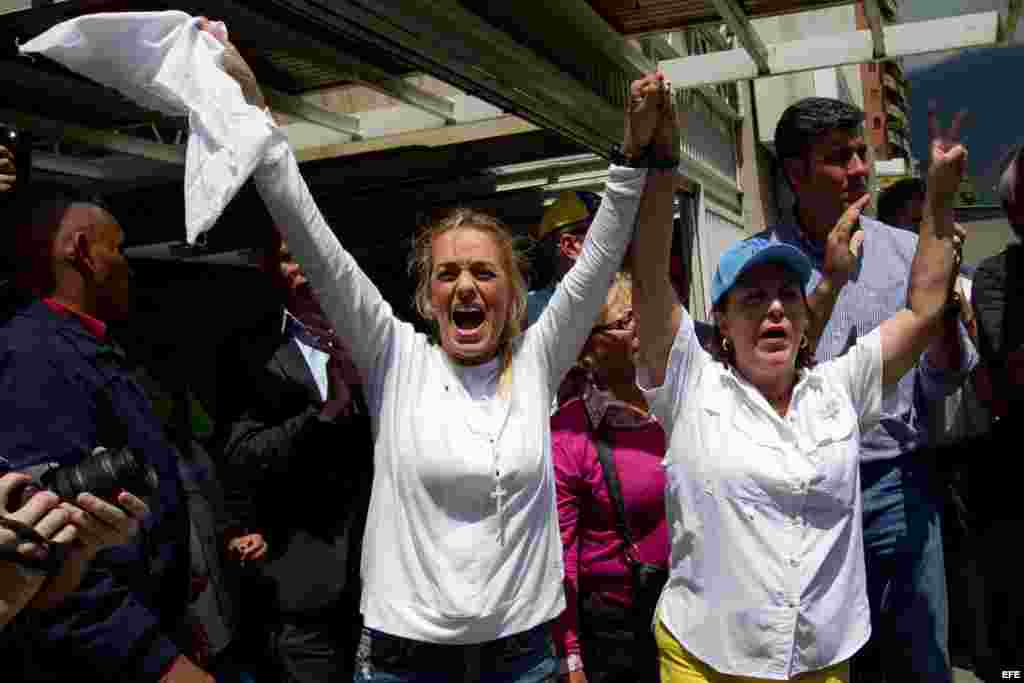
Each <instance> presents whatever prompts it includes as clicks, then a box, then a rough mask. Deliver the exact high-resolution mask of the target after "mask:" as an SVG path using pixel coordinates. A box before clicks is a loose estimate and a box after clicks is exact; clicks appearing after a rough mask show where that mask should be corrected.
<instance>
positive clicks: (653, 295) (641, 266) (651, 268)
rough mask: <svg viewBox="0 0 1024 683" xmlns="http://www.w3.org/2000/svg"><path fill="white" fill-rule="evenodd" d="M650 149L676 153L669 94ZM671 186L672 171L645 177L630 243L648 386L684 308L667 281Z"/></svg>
mask: <svg viewBox="0 0 1024 683" xmlns="http://www.w3.org/2000/svg"><path fill="white" fill-rule="evenodd" d="M670 89H671V86H670ZM654 145H655V148H656V149H657V150H658V154H659V155H666V156H667V155H672V156H675V155H677V154H678V153H679V152H678V150H679V116H678V112H677V111H676V108H675V102H674V101H673V98H672V97H671V96H670V97H669V98H668V103H667V106H666V108H665V113H664V115H663V116H662V118H661V120H660V121H659V123H658V128H657V130H656V131H655V139H654ZM676 183H677V179H676V173H675V172H674V170H673V171H672V172H670V173H665V172H661V173H655V174H652V175H651V177H650V178H648V180H647V187H646V188H645V191H644V196H643V198H642V199H641V201H640V212H639V217H638V219H637V234H636V240H635V241H634V243H633V309H634V311H635V312H636V319H637V336H638V337H639V339H640V363H641V365H643V366H644V367H646V369H647V372H648V380H649V382H650V384H651V385H652V386H660V385H661V384H662V383H663V382H664V380H665V368H666V365H667V364H668V354H669V351H670V350H671V349H672V341H673V340H674V339H675V336H676V332H677V331H678V330H679V325H680V323H681V321H682V316H683V306H682V304H681V303H680V302H679V298H678V297H677V296H676V292H675V289H674V288H673V287H672V281H671V279H670V277H669V260H670V259H671V257H672V203H673V198H674V195H675V191H676Z"/></svg>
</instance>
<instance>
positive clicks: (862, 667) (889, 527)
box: [767, 98, 976, 683]
mask: <svg viewBox="0 0 1024 683" xmlns="http://www.w3.org/2000/svg"><path fill="white" fill-rule="evenodd" d="M863 119H864V114H863V112H861V111H860V110H859V109H857V108H856V107H854V106H852V105H849V104H846V103H844V102H840V101H838V100H832V99H826V98H808V99H805V100H801V101H800V102H797V103H796V104H794V105H792V106H791V107H789V108H788V109H787V110H786V111H785V112H784V113H783V115H782V117H781V118H780V120H779V124H778V127H777V129H776V132H775V147H776V150H775V151H776V155H777V157H778V159H779V162H780V164H781V165H782V169H783V172H784V176H785V178H786V180H787V182H788V183H789V186H790V188H791V189H792V190H793V193H794V195H795V197H796V204H795V206H794V209H793V218H792V220H791V221H790V222H783V223H780V224H779V225H776V226H774V227H772V228H771V229H769V230H768V231H767V233H768V234H770V235H771V236H772V237H773V238H774V239H777V240H779V241H783V242H788V243H790V244H794V245H796V246H798V247H799V248H800V249H802V250H803V251H804V252H805V253H806V254H807V255H808V256H810V258H811V260H812V262H813V263H814V265H815V273H814V277H812V278H811V281H810V283H809V285H808V286H809V288H810V289H813V288H815V287H816V286H817V284H818V281H819V280H820V273H821V268H822V265H823V259H824V253H825V250H824V247H825V241H826V239H827V236H828V233H829V231H830V230H831V229H832V227H833V226H834V225H835V223H836V222H837V220H838V219H839V217H840V216H841V215H842V213H843V211H844V210H845V209H846V208H847V207H849V206H850V205H851V204H853V203H854V202H855V201H857V199H859V198H861V197H863V196H864V194H865V193H866V192H867V182H866V181H867V176H868V166H867V161H866V155H867V147H866V145H865V143H864V137H863V132H862V128H861V126H862V122H863ZM958 127H959V126H958V123H957V122H956V121H955V122H954V125H953V126H952V128H951V129H950V131H949V133H948V135H946V136H945V138H946V139H948V140H953V141H955V138H956V137H957V135H958V131H957V130H956V129H957V128H958ZM933 132H935V133H937V131H933ZM933 137H935V136H933ZM941 137H942V136H939V138H940V142H941V141H942V140H941ZM948 140H947V141H948ZM925 210H926V211H928V210H929V209H928V208H927V207H926V209H925ZM860 233H861V235H860V236H859V237H856V238H855V242H857V243H859V246H858V248H859V250H860V253H859V264H858V267H857V270H856V271H855V272H854V274H853V276H852V277H851V279H850V281H849V283H848V284H847V285H846V286H845V287H844V288H843V289H842V290H841V291H840V292H835V293H833V296H836V297H837V299H836V303H835V308H834V309H833V313H832V317H831V319H830V320H829V321H828V323H827V325H826V327H825V330H824V333H823V334H822V336H821V339H820V341H819V343H818V346H817V352H816V358H817V360H818V361H819V362H821V361H826V360H830V359H832V358H835V357H837V356H840V355H842V354H843V353H845V352H846V351H847V349H849V348H850V347H851V346H852V345H853V344H854V343H855V342H856V340H857V338H858V337H861V336H864V335H866V334H868V333H869V332H871V330H873V329H875V328H876V327H878V325H879V324H880V323H881V321H883V320H886V319H887V318H889V317H891V316H892V315H894V314H895V313H896V312H897V311H898V310H900V309H902V308H905V307H906V305H907V302H906V294H907V279H908V276H909V274H910V265H911V261H912V259H913V256H914V251H915V249H916V243H917V236H916V235H914V234H913V233H911V232H908V231H906V230H897V229H893V228H892V227H890V226H888V225H885V224H884V223H880V222H878V221H875V220H872V219H870V218H867V217H861V219H860ZM951 257H952V256H951ZM809 291H810V290H809ZM975 362H976V354H975V352H974V348H973V347H972V346H971V344H970V341H969V340H968V339H967V337H966V334H965V333H961V330H960V329H959V328H958V326H957V322H956V318H955V317H952V318H950V323H949V324H948V325H947V333H946V334H944V335H943V336H942V338H941V341H940V342H937V343H936V344H934V345H933V346H932V348H930V349H929V350H928V351H927V352H926V353H925V354H924V356H922V358H921V362H920V363H919V365H918V367H917V368H916V369H915V370H913V371H912V372H910V373H908V374H907V375H906V376H904V378H903V380H902V381H901V382H900V383H899V386H898V388H897V390H896V391H894V392H889V393H887V394H886V396H885V398H884V403H883V418H882V422H881V424H880V426H879V427H878V428H876V429H875V430H873V431H871V432H869V433H867V434H865V435H864V436H863V438H862V442H861V448H862V451H861V458H862V460H861V462H862V465H861V488H862V491H863V494H864V498H863V512H864V546H865V559H866V566H867V577H868V596H869V599H870V603H871V618H872V639H871V641H870V642H869V644H868V645H867V646H866V647H865V648H864V650H862V652H861V653H860V654H859V655H858V658H857V660H856V663H855V666H854V672H855V676H856V677H857V679H858V680H863V681H868V680H870V681H873V682H877V681H881V680H887V681H888V682H889V683H908V682H912V681H922V682H923V681H928V682H929V683H949V682H950V681H951V680H952V674H951V670H950V666H949V659H948V656H947V645H946V641H947V626H946V583H945V570H944V566H943V556H942V534H941V531H940V526H939V511H940V508H941V501H940V500H939V496H938V495H937V494H938V491H939V488H938V487H937V486H935V485H934V471H933V468H932V466H931V463H930V462H929V460H928V458H927V457H926V456H925V455H924V452H923V451H924V449H925V447H926V446H927V445H928V444H927V438H928V429H927V427H928V420H927V416H926V415H925V414H924V412H925V408H926V407H927V406H928V405H929V404H931V403H933V402H935V401H936V400H938V399H940V398H943V397H945V396H947V395H948V394H950V393H952V392H953V391H955V390H956V388H957V387H958V386H959V385H960V384H961V383H962V381H963V378H964V376H965V375H966V373H967V371H969V370H970V369H971V368H972V367H973V365H974V364H975Z"/></svg>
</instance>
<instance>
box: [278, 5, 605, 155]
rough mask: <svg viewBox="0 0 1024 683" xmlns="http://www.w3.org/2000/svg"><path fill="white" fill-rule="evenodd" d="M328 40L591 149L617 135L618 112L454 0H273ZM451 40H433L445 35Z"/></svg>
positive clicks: (562, 71)
mask: <svg viewBox="0 0 1024 683" xmlns="http://www.w3.org/2000/svg"><path fill="white" fill-rule="evenodd" d="M274 5H275V6H278V7H281V6H283V5H287V8H288V10H289V12H291V13H293V14H294V15H296V16H298V17H303V18H306V19H308V20H311V21H315V23H316V25H317V26H318V27H319V28H320V30H321V32H325V31H326V32H329V33H330V34H331V36H332V42H333V41H334V40H337V41H340V42H343V43H345V42H347V43H352V44H355V45H366V46H372V47H373V48H374V49H377V50H383V51H384V52H385V53H386V54H388V55H389V56H391V57H392V58H393V59H396V60H398V61H400V62H403V63H407V64H410V65H411V66H412V67H413V68H414V69H417V70H420V71H424V72H426V73H429V74H432V75H433V76H434V77H436V78H439V79H441V80H443V81H446V82H448V83H450V84H452V85H453V86H455V87H457V88H461V89H462V90H464V91H465V92H467V93H468V94H470V95H472V96H475V97H479V98H480V99H483V100H485V101H487V102H490V103H491V104H492V105H494V106H496V107H499V108H501V109H503V110H505V111H507V112H510V113H515V114H516V115H518V116H522V117H524V118H526V119H528V120H530V121H531V122H532V123H534V124H536V125H538V126H542V127H544V128H549V129H553V130H555V131H557V132H559V133H561V134H562V135H564V136H566V137H567V138H569V139H571V140H574V141H576V142H578V143H580V144H583V145H585V146H587V147H588V148H590V149H592V150H594V151H600V152H605V151H606V150H607V149H608V148H609V147H610V146H611V145H612V144H613V143H615V142H617V141H619V140H621V138H622V112H621V109H620V107H619V106H617V105H613V104H611V103H610V102H608V101H607V100H605V99H604V98H603V97H601V96H600V95H598V94H597V93H595V92H594V91H593V90H591V89H590V88H589V87H587V86H586V85H585V84H583V83H582V82H580V81H579V80H577V79H576V78H573V77H572V76H571V75H569V74H567V73H566V72H565V71H564V70H563V69H560V68H559V67H557V66H556V65H554V64H552V63H551V62H549V61H548V60H546V59H545V58H543V57H541V56H540V55H538V54H537V53H536V52H534V51H533V50H531V49H529V48H527V47H525V46H523V45H522V44H521V43H519V42H517V41H516V40H515V39H513V38H512V37H511V36H510V35H508V34H507V33H505V32H504V31H501V30H499V29H497V28H495V27H494V26H492V25H491V24H489V23H487V22H486V21H484V20H483V19H482V18H481V17H480V16H478V15H476V14H474V13H473V12H471V11H469V10H468V9H467V8H466V7H465V6H464V5H463V4H462V3H460V2H458V1H457V0H373V2H370V1H369V0H339V1H337V2H331V3H324V2H322V1H316V0H274ZM453 27H455V28H456V29H457V31H458V40H438V39H437V37H438V36H442V35H451V32H452V30H453Z"/></svg>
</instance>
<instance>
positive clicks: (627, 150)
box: [526, 74, 677, 391]
mask: <svg viewBox="0 0 1024 683" xmlns="http://www.w3.org/2000/svg"><path fill="white" fill-rule="evenodd" d="M666 102H667V97H666V95H665V89H664V86H663V81H662V79H661V77H660V76H657V75H653V74H652V75H649V76H646V77H644V78H642V79H640V80H638V81H634V82H633V84H632V86H631V97H630V101H629V102H628V103H627V106H628V110H627V112H626V125H625V137H624V142H623V153H624V155H625V156H626V157H627V158H629V159H632V160H633V161H632V162H631V163H632V164H633V165H634V166H636V167H635V168H631V167H629V166H619V165H613V166H612V167H611V170H610V172H609V177H608V183H607V184H606V185H605V195H604V198H603V199H602V200H601V206H600V207H599V208H598V211H597V215H596V216H595V217H594V221H593V223H592V224H591V226H590V229H589V230H588V231H587V238H586V240H585V241H584V244H583V251H582V253H581V254H580V257H579V258H578V259H577V260H576V263H575V264H574V265H573V267H572V268H571V269H570V270H569V272H568V273H566V275H565V277H564V278H562V281H561V282H560V283H559V285H558V287H557V288H556V290H555V294H554V296H553V297H552V298H551V302H550V303H549V304H548V306H547V307H546V308H545V309H544V313H542V314H541V317H540V318H539V319H538V320H537V322H536V323H534V324H533V325H531V326H530V328H529V329H528V330H527V332H526V343H527V344H529V345H537V346H538V347H539V349H540V350H541V351H542V353H544V354H545V355H546V356H547V365H548V376H549V381H550V386H551V389H552V391H553V390H554V388H555V387H556V386H557V385H558V383H559V382H561V380H562V377H563V376H564V375H565V373H566V372H568V370H569V368H570V367H572V366H573V365H574V364H575V362H576V359H577V356H578V355H579V352H580V349H581V348H582V347H583V344H584V343H585V342H586V340H587V336H588V335H589V334H590V329H591V327H592V326H593V325H594V320H595V319H596V318H597V315H598V312H599V311H600V310H601V306H602V304H603V303H604V301H605V296H606V293H607V291H608V287H609V286H610V285H611V282H612V278H613V277H614V275H615V272H616V271H617V270H619V268H620V267H621V265H622V261H623V257H624V256H625V253H626V246H627V244H628V243H629V240H630V237H632V235H633V226H634V223H635V222H636V215H637V209H638V207H639V205H640V201H641V199H640V198H641V195H642V194H643V193H644V192H645V189H644V186H645V185H644V184H645V178H647V177H648V174H647V170H646V169H645V168H641V166H644V165H646V162H645V161H644V159H645V155H646V154H647V153H648V151H649V150H648V147H649V144H650V140H651V137H652V135H653V132H654V129H655V127H656V125H657V123H658V120H659V117H660V116H661V110H662V108H663V107H664V106H665V104H666ZM676 156H677V154H673V155H671V156H670V157H660V158H661V159H665V158H671V159H674V158H676ZM646 158H649V157H646Z"/></svg>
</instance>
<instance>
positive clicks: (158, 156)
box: [0, 109, 185, 166]
mask: <svg viewBox="0 0 1024 683" xmlns="http://www.w3.org/2000/svg"><path fill="white" fill-rule="evenodd" d="M0 120H2V121H6V122H7V123H13V124H14V125H16V126H18V127H20V128H25V129H27V130H31V131H33V132H36V133H39V134H41V135H44V136H47V137H53V138H58V139H63V140H73V141H75V142H79V143H82V144H85V145H92V146H94V147H102V148H104V149H109V150H113V151H115V152H123V153H124V154H131V155H132V156H136V157H142V158H144V159H152V160H153V161H164V162H167V163H169V164H176V165H179V166H184V165H185V147H183V146H180V145H177V146H176V145H164V144H161V143H159V142H150V141H149V140H143V139H142V138H137V137H134V136H131V135H123V134H121V133H112V132H110V131H106V130H96V129H95V128H87V127H85V126H79V125H77V124H74V123H68V122H66V121H56V120H53V119H46V118H43V117H41V116H36V115H35V114H25V113H23V112H20V111H13V110H9V109H0Z"/></svg>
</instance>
